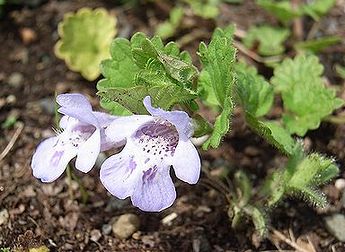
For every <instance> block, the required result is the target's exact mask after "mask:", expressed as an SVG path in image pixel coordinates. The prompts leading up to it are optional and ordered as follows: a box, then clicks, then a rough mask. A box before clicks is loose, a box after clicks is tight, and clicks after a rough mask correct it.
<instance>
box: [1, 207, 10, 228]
mask: <svg viewBox="0 0 345 252" xmlns="http://www.w3.org/2000/svg"><path fill="white" fill-rule="evenodd" d="M9 217H10V215H9V214H8V211H7V210H6V209H3V210H1V211H0V226H1V225H4V224H6V223H7V222H8V219H9Z"/></svg>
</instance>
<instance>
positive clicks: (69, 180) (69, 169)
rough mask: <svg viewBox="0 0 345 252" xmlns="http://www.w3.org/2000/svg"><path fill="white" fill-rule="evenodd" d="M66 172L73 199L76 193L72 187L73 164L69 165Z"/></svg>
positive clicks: (69, 190) (70, 194) (70, 196)
mask: <svg viewBox="0 0 345 252" xmlns="http://www.w3.org/2000/svg"><path fill="white" fill-rule="evenodd" d="M66 174H67V179H68V182H67V183H68V193H69V198H70V199H71V200H72V201H73V200H74V195H73V188H72V170H71V166H69V165H67V169H66Z"/></svg>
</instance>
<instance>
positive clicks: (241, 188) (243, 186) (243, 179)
mask: <svg viewBox="0 0 345 252" xmlns="http://www.w3.org/2000/svg"><path fill="white" fill-rule="evenodd" d="M234 181H235V184H236V188H238V190H237V191H238V192H239V193H240V195H238V202H237V206H238V207H240V208H241V207H244V206H246V205H247V204H248V203H249V200H250V199H251V197H252V193H253V186H252V184H251V182H250V180H249V178H248V176H247V174H245V173H244V172H243V171H241V170H239V171H237V172H236V173H235V175H234Z"/></svg>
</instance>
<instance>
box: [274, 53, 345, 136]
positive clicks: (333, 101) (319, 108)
mask: <svg viewBox="0 0 345 252" xmlns="http://www.w3.org/2000/svg"><path fill="white" fill-rule="evenodd" d="M322 71H323V66H322V65H321V64H320V63H319V61H318V58H317V57H316V56H313V55H310V56H303V55H300V56H297V57H295V58H294V59H293V60H292V59H286V60H284V61H283V63H282V64H281V65H279V66H278V67H276V69H275V70H274V76H273V78H272V79H271V82H272V84H273V85H274V86H275V89H276V91H277V92H281V95H282V98H283V103H284V110H285V111H284V114H283V121H284V124H285V125H286V127H287V129H288V130H289V132H290V133H291V134H293V133H296V134H297V135H299V136H304V135H305V134H306V132H307V131H308V130H310V129H316V128H318V127H319V125H320V122H321V120H322V119H323V118H324V117H326V116H328V115H330V114H331V113H332V112H333V110H335V109H337V108H339V107H340V106H342V104H343V100H342V99H339V98H336V95H335V90H333V89H331V88H326V87H325V85H324V83H323V81H322V78H321V74H322Z"/></svg>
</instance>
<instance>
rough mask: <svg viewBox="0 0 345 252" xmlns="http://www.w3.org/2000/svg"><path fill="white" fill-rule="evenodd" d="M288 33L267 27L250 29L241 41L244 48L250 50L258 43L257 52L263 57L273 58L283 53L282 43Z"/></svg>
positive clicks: (282, 29)
mask: <svg viewBox="0 0 345 252" xmlns="http://www.w3.org/2000/svg"><path fill="white" fill-rule="evenodd" d="M289 36H290V31H289V30H288V29H284V28H276V27H272V26H268V25H262V26H253V27H251V28H250V29H249V30H248V32H247V34H246V36H245V37H244V39H243V43H244V45H245V46H246V47H248V48H252V47H254V46H255V44H256V43H258V44H259V45H258V52H259V54H261V55H263V56H274V55H279V54H281V53H283V52H284V50H285V48H284V42H285V40H286V39H287V38H288V37H289Z"/></svg>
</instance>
